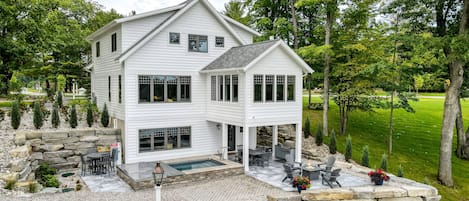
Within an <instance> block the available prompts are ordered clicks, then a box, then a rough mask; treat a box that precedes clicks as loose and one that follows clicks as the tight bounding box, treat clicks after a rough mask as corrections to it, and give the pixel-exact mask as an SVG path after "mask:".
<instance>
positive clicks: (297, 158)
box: [295, 121, 302, 163]
mask: <svg viewBox="0 0 469 201" xmlns="http://www.w3.org/2000/svg"><path fill="white" fill-rule="evenodd" d="M301 125H302V124H301V121H300V122H298V123H296V124H295V130H296V137H295V151H296V153H295V162H298V163H301V144H302V142H301V141H302V135H301Z"/></svg>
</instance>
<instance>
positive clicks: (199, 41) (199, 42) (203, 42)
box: [189, 35, 208, 52]
mask: <svg viewBox="0 0 469 201" xmlns="http://www.w3.org/2000/svg"><path fill="white" fill-rule="evenodd" d="M189 52H208V41H207V36H199V35H189Z"/></svg>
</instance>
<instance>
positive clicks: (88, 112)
mask: <svg viewBox="0 0 469 201" xmlns="http://www.w3.org/2000/svg"><path fill="white" fill-rule="evenodd" d="M93 122H94V115H93V104H91V102H89V103H88V106H87V107H86V123H87V124H88V127H91V126H93Z"/></svg>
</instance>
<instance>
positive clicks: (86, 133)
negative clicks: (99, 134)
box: [70, 130, 95, 138]
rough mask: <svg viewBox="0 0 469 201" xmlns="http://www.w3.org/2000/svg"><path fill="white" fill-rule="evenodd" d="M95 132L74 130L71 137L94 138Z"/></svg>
mask: <svg viewBox="0 0 469 201" xmlns="http://www.w3.org/2000/svg"><path fill="white" fill-rule="evenodd" d="M94 135H95V131H94V130H72V131H70V137H78V138H79V137H82V136H94Z"/></svg>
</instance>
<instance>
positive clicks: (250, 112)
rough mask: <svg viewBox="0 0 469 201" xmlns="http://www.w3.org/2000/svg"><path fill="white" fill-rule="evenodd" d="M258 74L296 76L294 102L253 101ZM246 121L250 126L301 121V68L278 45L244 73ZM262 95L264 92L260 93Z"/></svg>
mask: <svg viewBox="0 0 469 201" xmlns="http://www.w3.org/2000/svg"><path fill="white" fill-rule="evenodd" d="M255 74H260V75H295V76H296V82H295V89H296V90H295V101H294V102H265V103H258V102H254V98H253V96H254V87H253V77H254V75H255ZM246 76H247V77H246V81H247V82H246V86H247V87H246V95H245V96H246V98H247V101H246V102H247V107H246V122H247V124H248V125H250V126H259V125H276V124H277V125H279V124H289V123H297V122H301V121H302V120H301V119H302V95H301V92H302V87H303V81H302V79H303V78H302V69H301V67H300V66H299V65H298V64H297V63H295V62H294V61H293V60H292V59H291V58H290V57H289V56H288V55H287V53H286V52H285V51H284V50H283V49H282V48H281V47H280V46H278V47H277V48H276V49H275V50H273V51H272V52H271V53H270V54H269V55H267V56H266V57H264V58H263V59H262V60H261V61H259V62H258V63H256V64H255V66H253V67H252V68H250V69H249V70H248V71H247V72H246ZM263 92H264V93H265V90H264V91H263Z"/></svg>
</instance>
